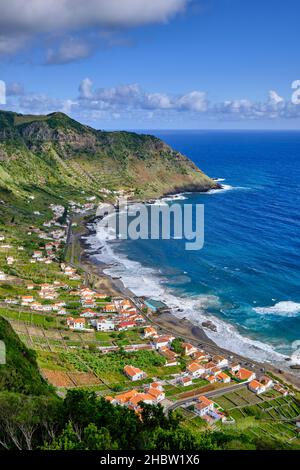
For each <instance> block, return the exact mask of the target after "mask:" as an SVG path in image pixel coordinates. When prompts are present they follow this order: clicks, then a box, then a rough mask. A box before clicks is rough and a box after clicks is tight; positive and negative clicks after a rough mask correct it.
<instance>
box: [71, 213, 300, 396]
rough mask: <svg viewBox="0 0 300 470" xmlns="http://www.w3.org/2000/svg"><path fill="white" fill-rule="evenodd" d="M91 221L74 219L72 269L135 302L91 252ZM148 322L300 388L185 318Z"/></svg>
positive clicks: (273, 366) (297, 377)
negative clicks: (76, 254) (222, 344)
mask: <svg viewBox="0 0 300 470" xmlns="http://www.w3.org/2000/svg"><path fill="white" fill-rule="evenodd" d="M93 220H94V217H93V216H90V217H89V218H86V219H85V220H84V219H83V218H78V217H77V218H76V221H77V223H79V224H80V230H79V231H77V233H76V235H71V236H70V239H69V243H70V245H74V244H78V246H79V257H78V259H77V260H76V263H74V265H77V267H79V268H80V269H82V270H83V271H84V272H85V277H86V283H87V284H89V285H90V286H91V287H93V288H94V289H95V290H97V291H99V292H101V293H105V294H107V295H109V296H125V297H129V298H131V299H134V298H135V297H136V295H135V293H134V292H132V291H131V290H130V289H128V288H127V287H125V286H124V284H123V282H122V280H121V279H120V278H118V277H116V276H112V275H110V274H108V271H109V269H110V268H111V267H112V265H111V264H108V263H106V262H105V261H101V250H100V252H99V251H97V250H96V251H95V250H94V249H93V248H91V245H90V237H91V236H93V235H94V234H95V232H94V231H93V229H92V227H93V224H92V222H93ZM73 261H74V260H73ZM71 264H72V260H71ZM147 319H148V320H149V323H152V324H153V325H155V326H156V327H157V329H158V330H159V331H160V332H161V333H170V334H173V335H175V336H177V337H181V338H184V339H185V340H186V341H189V342H190V343H192V344H194V345H196V346H198V347H202V348H203V349H205V350H206V351H207V352H209V353H211V354H220V355H223V356H225V357H228V358H230V359H231V360H232V361H237V362H240V363H241V364H242V365H244V366H245V367H248V368H249V367H250V368H252V369H253V370H254V371H255V372H256V373H257V374H258V375H261V374H262V372H264V371H265V370H268V371H270V372H272V373H273V374H275V375H276V376H277V377H278V378H279V379H281V380H283V381H286V382H287V383H289V384H292V385H293V386H295V387H296V388H300V371H299V370H291V369H289V367H288V365H287V364H286V365H285V364H284V363H270V362H261V361H256V360H254V359H253V358H251V359H249V358H248V357H246V356H244V355H242V354H238V353H236V352H232V351H230V350H229V349H225V348H223V347H220V346H219V345H218V344H217V343H216V342H215V341H213V340H212V339H211V338H210V337H209V335H208V334H207V329H206V328H203V327H201V326H199V325H197V324H194V323H193V322H191V321H190V320H189V319H187V318H184V317H183V318H180V319H179V318H178V317H177V316H176V315H174V314H173V313H172V312H171V311H170V312H164V313H161V314H158V315H149V316H147Z"/></svg>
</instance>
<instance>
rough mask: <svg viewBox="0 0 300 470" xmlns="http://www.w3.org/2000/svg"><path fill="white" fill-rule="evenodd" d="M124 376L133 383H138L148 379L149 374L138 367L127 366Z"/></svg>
mask: <svg viewBox="0 0 300 470" xmlns="http://www.w3.org/2000/svg"><path fill="white" fill-rule="evenodd" d="M123 370H124V374H125V375H126V376H127V377H128V378H129V379H130V380H131V381H132V382H136V381H137V380H143V379H145V378H146V377H147V374H146V373H145V372H144V371H142V370H141V369H139V368H138V367H134V366H129V365H128V366H125V367H124V369H123Z"/></svg>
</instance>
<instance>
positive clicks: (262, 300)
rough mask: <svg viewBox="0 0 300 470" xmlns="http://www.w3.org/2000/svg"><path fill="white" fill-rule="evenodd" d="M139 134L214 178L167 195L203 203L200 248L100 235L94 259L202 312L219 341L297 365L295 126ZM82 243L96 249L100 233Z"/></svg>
mask: <svg viewBox="0 0 300 470" xmlns="http://www.w3.org/2000/svg"><path fill="white" fill-rule="evenodd" d="M144 132H145V131H144ZM149 133H154V134H155V135H156V136H157V137H160V138H161V139H163V140H164V141H166V142H167V143H168V144H170V145H171V146H172V147H173V148H175V149H176V150H178V151H180V152H181V153H183V154H185V155H187V156H188V157H189V158H190V159H191V160H192V161H193V162H194V163H195V164H196V165H198V166H199V168H201V170H203V171H204V172H205V173H206V174H208V175H209V176H211V177H212V178H215V179H217V180H218V181H220V183H221V184H222V186H223V189H222V190H218V191H215V190H213V191H210V192H209V193H205V194H204V193H202V194H200V193H188V194H184V195H181V197H177V198H176V202H178V203H179V204H184V203H185V202H188V203H191V204H199V203H200V204H204V207H205V242H204V247H203V249H201V250H199V251H191V252H187V251H186V250H185V242H184V240H178V239H171V240H137V241H132V240H123V241H121V242H114V243H113V244H111V243H105V248H104V249H103V248H102V251H101V254H99V259H101V260H103V261H105V262H112V261H113V263H114V266H112V267H110V268H109V269H108V270H107V271H108V272H109V274H112V275H114V276H118V277H120V278H121V279H122V281H123V283H124V285H125V286H126V287H128V288H130V289H131V290H132V291H133V292H134V293H135V294H137V295H147V296H151V297H152V298H154V299H159V300H164V301H165V302H166V303H167V304H168V305H169V306H170V307H172V309H173V312H174V314H175V315H177V316H178V317H183V316H184V317H186V318H188V319H189V320H191V321H192V322H193V323H195V324H200V323H201V322H203V321H204V320H206V319H208V318H209V319H210V320H211V321H212V322H213V323H214V324H215V325H216V326H217V332H213V331H209V330H206V333H207V334H208V336H209V337H211V338H212V339H213V340H214V341H215V342H216V343H217V344H219V345H220V346H222V347H225V348H227V349H229V350H232V351H233V352H237V353H239V354H244V355H246V356H248V357H251V358H253V359H258V360H267V361H268V360H269V361H271V360H272V361H279V362H280V361H283V360H285V359H286V358H287V357H288V358H291V360H292V362H293V363H299V362H300V354H299V350H300V345H299V344H298V343H297V341H298V340H300V334H299V332H300V289H299V285H300V270H299V266H300V255H299V228H300V208H299V202H300V191H299V189H300V188H299V180H300V179H299V176H300V165H299V163H300V159H299V155H300V133H297V132H290V131H279V132H270V131H266V132H263V131H257V132H256V131H253V130H251V131H241V130H239V131H216V130H213V131H205V130H201V131H198V132H197V131H171V130H169V131H155V132H153V131H149ZM171 200H172V198H171V199H170V198H166V199H165V203H168V204H169V203H170V201H171ZM90 242H91V244H92V245H94V248H96V247H97V246H99V245H101V246H103V242H104V240H103V239H99V237H98V239H95V237H94V238H93V239H92V240H90ZM97 244H98V245H97ZM179 309H180V310H179Z"/></svg>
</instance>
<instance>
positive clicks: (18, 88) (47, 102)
mask: <svg viewBox="0 0 300 470" xmlns="http://www.w3.org/2000/svg"><path fill="white" fill-rule="evenodd" d="M7 89H8V93H7V98H8V99H7V104H6V105H5V106H6V109H13V110H15V111H18V112H23V113H33V114H41V113H50V112H53V111H63V112H65V113H67V114H70V115H72V116H73V117H75V118H77V119H79V120H82V121H84V122H91V121H101V120H116V119H120V118H122V119H125V120H128V121H130V119H134V120H136V122H143V121H144V122H147V121H148V120H149V119H150V120H151V119H152V118H154V117H158V118H159V119H160V120H161V122H170V121H171V120H175V121H177V122H178V120H179V121H180V119H182V120H186V119H191V120H194V121H197V119H199V118H200V117H201V118H202V119H203V118H204V119H208V120H218V121H240V120H247V121H249V120H260V119H264V120H265V119H272V120H274V119H297V118H300V106H297V105H295V104H293V103H292V102H291V101H287V100H284V99H283V98H282V97H281V96H280V95H279V94H278V93H277V92H276V91H274V90H270V91H269V92H268V94H267V96H266V100H265V101H263V102H254V101H250V100H248V99H236V100H226V101H223V102H217V103H214V102H210V101H209V100H208V98H207V95H206V93H205V92H203V91H200V90H194V91H191V92H188V93H185V94H178V95H174V94H170V93H165V92H163V93H159V92H148V91H145V90H143V88H142V87H140V86H139V84H137V83H133V84H122V85H118V86H115V87H109V88H95V87H94V86H93V82H92V80H91V79H90V78H88V77H87V78H85V79H84V80H82V81H81V83H80V85H79V93H78V96H77V97H75V98H74V97H70V96H68V97H66V98H65V99H56V98H53V97H49V96H47V95H44V94H35V93H28V92H26V91H25V90H24V88H23V86H22V84H20V83H11V84H8V85H7Z"/></svg>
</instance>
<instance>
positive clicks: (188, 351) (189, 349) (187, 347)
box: [181, 343, 198, 356]
mask: <svg viewBox="0 0 300 470" xmlns="http://www.w3.org/2000/svg"><path fill="white" fill-rule="evenodd" d="M181 346H182V347H183V351H184V355H185V356H192V355H193V354H195V353H196V352H197V351H198V349H197V348H196V347H195V346H193V345H192V344H190V343H182V345H181Z"/></svg>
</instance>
